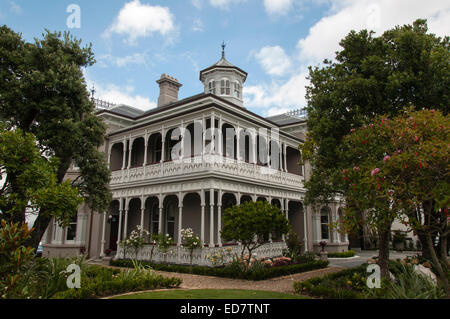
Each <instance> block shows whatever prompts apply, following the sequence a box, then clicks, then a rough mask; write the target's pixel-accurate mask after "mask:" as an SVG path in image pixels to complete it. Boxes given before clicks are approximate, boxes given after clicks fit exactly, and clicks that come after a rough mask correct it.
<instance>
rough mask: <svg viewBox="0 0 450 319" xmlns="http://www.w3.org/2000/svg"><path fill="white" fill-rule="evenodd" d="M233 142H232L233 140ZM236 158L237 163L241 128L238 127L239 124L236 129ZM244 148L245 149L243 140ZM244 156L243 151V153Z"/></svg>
mask: <svg viewBox="0 0 450 319" xmlns="http://www.w3.org/2000/svg"><path fill="white" fill-rule="evenodd" d="M233 141H234V140H233ZM236 144H237V145H236V158H237V160H238V161H240V160H241V150H240V148H241V128H240V127H239V124H238V126H237V129H236ZM244 147H245V139H244ZM244 155H245V151H244Z"/></svg>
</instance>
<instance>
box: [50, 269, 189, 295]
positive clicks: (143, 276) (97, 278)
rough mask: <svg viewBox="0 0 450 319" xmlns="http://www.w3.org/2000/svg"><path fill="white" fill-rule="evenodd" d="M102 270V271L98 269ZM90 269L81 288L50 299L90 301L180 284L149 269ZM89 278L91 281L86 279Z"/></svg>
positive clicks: (179, 281) (66, 291)
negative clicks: (91, 299)
mask: <svg viewBox="0 0 450 319" xmlns="http://www.w3.org/2000/svg"><path fill="white" fill-rule="evenodd" d="M100 268H103V269H100ZM100 268H95V269H90V272H89V274H86V277H85V280H83V278H82V280H81V288H79V289H68V290H65V291H60V292H58V293H56V294H55V295H54V296H53V297H52V299H90V298H99V297H104V296H109V295H114V294H120V293H124V292H131V291H141V290H148V289H158V288H175V287H178V286H179V285H180V284H181V279H179V278H166V277H163V276H159V275H155V274H154V273H153V272H152V271H151V270H149V269H143V268H135V269H130V270H125V271H120V270H118V269H108V268H104V267H100ZM90 276H94V277H91V280H86V278H88V277H90Z"/></svg>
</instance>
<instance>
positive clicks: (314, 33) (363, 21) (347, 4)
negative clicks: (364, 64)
mask: <svg viewBox="0 0 450 319" xmlns="http://www.w3.org/2000/svg"><path fill="white" fill-rule="evenodd" d="M331 5H332V7H331V13H330V14H329V15H328V16H325V17H323V18H322V19H321V20H320V21H319V22H317V23H316V24H315V25H314V26H313V27H311V28H310V30H309V34H308V36H307V37H305V38H303V39H300V40H299V42H298V45H297V46H298V49H299V51H300V55H299V57H300V59H301V60H302V61H303V62H304V63H320V62H322V61H323V59H325V58H328V59H331V58H334V52H336V51H338V50H339V49H340V47H339V41H340V40H341V39H342V38H344V37H345V36H346V35H347V34H348V33H349V32H350V31H351V30H361V29H369V30H374V31H376V32H377V35H380V34H381V33H382V32H383V31H386V30H388V29H391V28H393V27H395V26H396V25H404V24H412V22H413V21H414V20H416V19H417V18H426V19H428V26H429V29H430V31H431V32H434V33H437V34H438V35H445V34H448V26H449V25H448V21H449V20H450V2H448V1H446V0H434V1H428V2H426V3H424V2H423V1H421V0H417V1H411V0H396V1H391V0H379V1H374V0H345V1H339V0H331Z"/></svg>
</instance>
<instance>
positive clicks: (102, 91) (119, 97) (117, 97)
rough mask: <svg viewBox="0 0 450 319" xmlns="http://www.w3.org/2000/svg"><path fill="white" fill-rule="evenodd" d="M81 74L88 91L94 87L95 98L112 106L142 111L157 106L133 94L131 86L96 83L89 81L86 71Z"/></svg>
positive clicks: (147, 99) (146, 98)
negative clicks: (119, 105) (126, 106)
mask: <svg viewBox="0 0 450 319" xmlns="http://www.w3.org/2000/svg"><path fill="white" fill-rule="evenodd" d="M83 73H84V78H85V80H86V85H87V87H88V89H89V90H90V89H91V88H92V87H94V88H95V97H96V98H98V99H101V100H104V101H107V102H110V103H114V104H125V105H128V106H132V107H135V108H138V109H141V110H143V111H147V110H149V109H152V108H155V107H156V105H157V104H156V103H155V102H153V101H151V100H150V99H149V98H148V97H145V96H141V95H138V94H137V95H136V94H133V92H134V90H135V89H134V87H133V86H132V85H128V86H126V87H120V86H118V85H116V84H112V83H99V82H98V81H94V80H92V79H91V77H90V75H89V72H88V71H87V70H86V69H85V70H84V72H83Z"/></svg>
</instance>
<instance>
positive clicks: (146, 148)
mask: <svg viewBox="0 0 450 319" xmlns="http://www.w3.org/2000/svg"><path fill="white" fill-rule="evenodd" d="M144 143H145V145H144V163H142V166H145V165H147V153H148V134H147V132H145V138H144Z"/></svg>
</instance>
